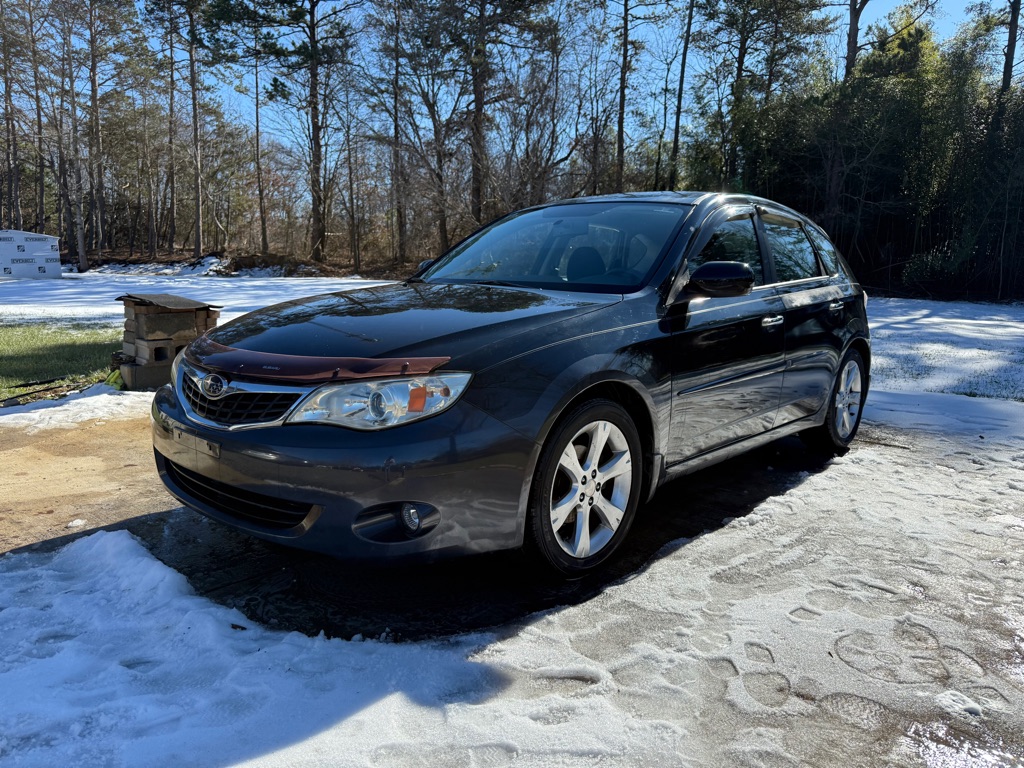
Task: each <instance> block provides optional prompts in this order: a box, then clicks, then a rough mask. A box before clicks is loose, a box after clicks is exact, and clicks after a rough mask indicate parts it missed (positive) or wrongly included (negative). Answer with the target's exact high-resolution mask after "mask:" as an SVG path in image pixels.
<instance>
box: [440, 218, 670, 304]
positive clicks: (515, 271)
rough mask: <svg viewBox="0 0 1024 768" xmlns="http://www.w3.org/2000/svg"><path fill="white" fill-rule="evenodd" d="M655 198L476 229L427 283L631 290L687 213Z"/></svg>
mask: <svg viewBox="0 0 1024 768" xmlns="http://www.w3.org/2000/svg"><path fill="white" fill-rule="evenodd" d="M689 210H690V209H689V206H685V205H662V204H654V203H623V202H613V203H576V204H572V205H553V206H550V207H548V208H542V209H540V210H534V211H523V212H521V213H517V214H513V215H512V216H509V217H506V218H505V219H502V220H501V221H499V222H496V223H495V224H492V225H491V226H489V227H486V228H484V229H482V230H481V231H479V232H477V233H476V234H475V235H473V236H471V237H470V238H468V239H467V240H466V241H465V242H463V243H462V244H460V245H458V246H456V247H455V248H454V249H453V250H451V251H450V252H449V253H448V254H447V255H446V256H444V257H442V258H441V259H440V261H438V263H437V264H435V265H434V266H433V267H431V268H430V269H428V270H427V272H425V273H424V274H423V278H424V279H425V280H427V281H428V282H435V281H436V282H460V283H468V282H476V281H498V282H507V283H515V284H517V285H527V286H536V287H538V288H566V289H577V290H593V291H607V292H627V291H631V290H637V289H638V288H640V286H642V285H643V284H644V283H645V282H646V281H647V279H648V278H649V277H650V274H651V273H652V272H653V271H654V269H655V267H656V266H657V264H658V262H659V261H660V257H661V255H662V254H663V253H664V252H665V250H666V249H667V248H668V246H669V245H670V244H671V241H672V239H673V237H674V235H675V233H676V231H677V229H678V227H679V224H680V223H681V222H682V220H683V218H684V217H685V216H686V214H687V213H688V212H689Z"/></svg>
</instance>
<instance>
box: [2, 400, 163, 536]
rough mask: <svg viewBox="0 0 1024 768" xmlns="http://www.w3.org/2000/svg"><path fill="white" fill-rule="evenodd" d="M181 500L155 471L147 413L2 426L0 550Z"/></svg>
mask: <svg viewBox="0 0 1024 768" xmlns="http://www.w3.org/2000/svg"><path fill="white" fill-rule="evenodd" d="M176 506H178V504H177V503H176V502H175V501H174V499H173V498H172V497H171V496H170V495H169V494H168V493H167V492H166V491H164V489H163V485H162V484H161V483H160V479H159V478H158V477H157V473H156V467H155V466H154V464H153V448H152V443H151V442H150V436H149V419H134V420H130V421H127V420H126V421H107V422H91V423H88V422H87V423H83V424H79V425H76V426H75V428H74V429H47V430H42V431H39V432H36V433H35V434H29V433H27V432H26V431H25V430H24V429H19V428H7V429H3V428H0V553H3V552H7V551H9V550H12V549H18V548H20V547H24V546H27V545H29V544H34V543H37V542H42V541H46V540H49V539H54V538H57V537H61V536H64V535H66V534H69V533H76V532H79V531H84V530H89V529H93V528H100V527H103V526H106V525H111V524H113V523H118V522H120V521H122V520H124V519H125V517H126V515H130V516H138V515H146V514H150V513H154V512H161V511H164V510H167V509H171V508H173V507H176ZM76 521H82V522H76Z"/></svg>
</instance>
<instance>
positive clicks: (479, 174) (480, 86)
mask: <svg viewBox="0 0 1024 768" xmlns="http://www.w3.org/2000/svg"><path fill="white" fill-rule="evenodd" d="M484 13H485V8H484V4H483V3H480V19H479V21H478V23H479V24H480V25H481V26H482V25H483V24H484V19H483V15H484ZM479 34H481V35H482V34H483V32H480V33H479ZM469 71H470V80H471V81H472V82H471V84H472V87H473V112H472V115H471V118H470V125H469V151H470V165H471V169H470V183H469V208H470V213H471V214H472V215H473V218H474V219H475V220H476V222H477V223H478V224H483V196H484V153H485V151H486V148H485V146H484V109H485V100H486V98H487V87H486V86H487V48H486V43H485V42H484V41H483V40H481V39H477V41H476V43H475V45H474V46H473V56H472V58H471V59H470V62H469Z"/></svg>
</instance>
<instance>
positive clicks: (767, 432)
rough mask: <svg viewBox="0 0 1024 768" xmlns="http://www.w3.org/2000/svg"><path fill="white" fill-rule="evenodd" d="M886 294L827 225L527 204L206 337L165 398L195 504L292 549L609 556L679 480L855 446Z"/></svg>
mask: <svg viewBox="0 0 1024 768" xmlns="http://www.w3.org/2000/svg"><path fill="white" fill-rule="evenodd" d="M866 302H867V298H866V295H865V294H864V293H863V291H862V290H861V288H860V286H859V285H858V284H857V282H856V280H855V279H854V277H853V275H852V274H851V272H850V269H849V267H848V266H847V265H846V263H845V262H844V260H843V259H842V257H841V256H840V255H839V253H838V252H837V251H836V249H835V248H834V247H833V245H832V244H831V243H830V242H829V239H828V237H826V235H825V234H824V232H822V230H821V229H819V228H818V227H817V226H815V225H814V224H813V223H812V222H810V221H809V220H807V219H806V218H804V217H803V216H801V215H799V214H797V213H795V212H794V211H792V210H790V209H788V208H785V207H783V206H781V205H777V204H775V203H772V202H769V201H768V200H763V199H759V198H754V197H749V196H743V195H722V194H703V193H652V194H628V195H616V196H609V197H592V198H582V199H578V200H569V201H563V202H557V203H552V204H550V205H543V206H538V207H535V208H530V209H527V210H523V211H518V212H515V213H512V214H509V215H508V216H505V217H504V218H502V219H500V220H498V221H497V222H495V223H493V224H491V225H489V226H487V227H484V228H483V229H481V230H480V231H478V232H477V233H476V234H474V235H472V236H471V237H469V238H467V239H466V240H465V241H463V242H462V243H460V244H459V245H457V246H456V247H455V248H453V249H452V250H450V251H449V252H448V253H446V254H445V255H443V256H441V257H440V258H438V259H437V260H435V261H434V262H433V263H431V264H429V265H428V266H425V267H424V268H423V269H421V270H420V272H419V274H417V276H415V277H413V278H411V279H409V280H406V281H405V282H403V283H395V284H390V285H382V286H377V287H373V288H365V289H360V290H353V291H347V292H341V293H334V294H328V295H323V296H314V297H311V298H307V299H301V300H297V301H290V302H287V303H284V304H279V305H276V306H273V307H269V308H267V309H263V310H260V311H257V312H253V313H250V314H248V315H245V316H243V317H240V318H238V319H237V320H234V321H232V322H230V323H227V324H226V325H224V326H222V327H220V328H217V329H215V330H213V331H210V332H209V333H208V334H206V335H205V336H203V337H201V338H200V339H198V340H197V341H195V342H194V343H192V344H191V345H190V346H189V347H187V348H186V349H185V350H184V351H183V352H182V354H181V355H179V357H178V359H177V360H176V361H175V363H174V367H173V381H172V383H171V384H170V385H169V386H166V387H164V388H163V389H161V390H159V392H157V395H156V397H155V399H154V403H153V417H154V421H153V441H154V448H155V454H156V462H157V467H158V469H159V472H160V477H161V478H162V479H163V481H164V483H165V484H166V485H167V488H168V489H169V490H170V491H171V493H173V494H174V495H175V496H176V497H177V498H179V499H180V500H181V501H182V502H184V503H185V504H187V505H188V506H190V507H192V508H193V509H196V510H198V511H199V512H202V513H203V514H205V515H208V516H210V517H212V518H215V519H217V520H219V521H221V522H224V523H227V524H230V525H233V526H236V527H237V528H240V529H242V530H244V531H247V532H248V533H250V534H253V535H255V536H259V537H261V538H264V539H269V540H272V541H276V542H279V543H282V544H290V545H293V546H296V547H302V548H307V549H310V550H317V551H320V552H326V553H329V554H332V555H335V556H338V557H342V558H364V559H365V558H370V559H388V558H397V557H411V556H429V557H433V556H439V555H443V554H456V553H470V552H481V551H486V550H499V549H508V548H514V547H520V546H523V545H524V544H525V545H527V546H529V547H532V548H533V549H534V550H535V551H536V552H537V553H538V554H539V555H540V557H541V559H542V561H543V562H546V563H547V564H549V565H550V566H551V567H552V568H554V569H556V570H557V571H560V572H562V573H564V574H567V575H575V574H580V573H583V572H586V571H587V570H589V569H592V568H594V567H596V566H598V565H600V564H601V563H603V562H604V561H605V560H607V559H608V558H609V557H610V556H612V554H613V553H614V552H615V550H616V549H617V548H618V547H619V545H620V544H621V543H622V541H623V539H624V538H625V537H626V535H627V533H628V531H629V528H630V524H631V522H632V520H633V517H634V515H635V514H636V510H637V506H638V505H639V504H640V503H641V502H642V501H644V500H646V499H648V498H649V497H650V496H651V495H652V494H653V493H654V491H655V490H656V489H657V488H658V486H659V485H661V484H662V483H664V482H666V481H668V480H670V479H672V478H675V477H678V476H680V475H682V474H684V473H686V472H690V471H692V470H695V469H698V468H700V467H704V466H707V465H709V464H711V463H713V462H716V461H720V460H722V459H725V458H728V457H730V456H733V455H735V454H737V453H739V452H741V451H745V450H748V449H750V448H752V447H754V446H758V445H762V444H764V443H766V442H768V441H771V440H775V439H777V438H779V437H782V436H784V435H790V434H793V433H800V434H801V435H802V436H803V437H804V438H805V439H806V440H807V441H808V443H810V444H811V445H813V446H814V447H815V448H817V449H819V450H824V451H829V452H839V453H841V452H843V451H845V450H846V449H847V447H848V446H849V444H850V442H851V441H852V440H853V438H854V435H855V434H856V432H857V427H858V424H859V422H860V415H861V409H862V407H863V405H864V398H865V396H866V394H867V389H868V370H869V364H870V359H871V356H870V343H869V336H868V323H867V317H866V312H865V307H866Z"/></svg>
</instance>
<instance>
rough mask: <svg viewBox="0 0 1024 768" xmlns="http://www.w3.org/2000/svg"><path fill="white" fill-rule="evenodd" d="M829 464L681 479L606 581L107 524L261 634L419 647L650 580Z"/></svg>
mask: <svg viewBox="0 0 1024 768" xmlns="http://www.w3.org/2000/svg"><path fill="white" fill-rule="evenodd" d="M826 466H827V462H826V461H824V460H823V459H822V458H820V457H818V456H816V455H814V454H812V453H811V452H809V451H808V450H807V449H806V448H805V447H804V445H803V444H802V443H801V442H800V440H798V439H796V438H786V439H783V440H779V441H776V442H775V443H772V444H770V445H767V446H764V447H762V448H760V449H757V450H754V451H751V452H749V453H747V454H745V455H742V456H739V457H737V458H734V459H731V460H729V461H726V462H723V463H721V464H718V465H716V466H714V467H710V468H708V469H705V470H702V471H700V472H697V473H694V474H692V475H688V476H686V477H683V478H681V479H679V480H675V481H673V482H671V483H669V484H667V485H665V486H663V487H662V488H661V489H660V490H659V491H658V493H657V494H656V495H655V497H654V498H653V499H652V500H651V501H650V502H649V503H647V504H645V505H643V506H642V507H641V509H640V512H639V514H638V515H637V518H636V519H635V521H634V523H633V528H632V530H631V531H630V535H629V538H628V539H627V540H626V542H625V543H624V545H623V547H622V550H621V551H620V552H619V553H618V554H617V555H616V557H615V559H614V560H613V561H612V562H611V563H610V564H609V565H608V566H607V567H606V568H604V569H603V570H602V571H601V572H600V573H597V574H593V575H589V576H587V577H585V578H582V579H578V580H575V581H559V580H556V579H553V578H551V577H549V576H547V575H545V574H544V573H543V572H542V569H540V568H538V567H537V566H536V565H535V564H533V563H531V561H530V560H529V559H528V558H527V556H526V555H524V554H523V553H522V552H502V553H494V554H488V555H478V556H473V557H465V558H458V559H451V560H444V561H440V562H436V563H431V564H422V563H420V564H409V565H390V564H389V565H387V566H383V565H374V564H366V563H358V564H355V563H351V562H343V561H339V560H336V559H334V558H331V557H328V556H324V555H318V554H313V553H308V552H303V551H299V550H293V549H289V548H286V547H282V546H277V545H274V544H270V543H267V542H264V541H261V540H259V539H254V538H252V537H250V536H247V535H245V534H243V533H241V532H239V531H236V530H235V529H233V528H230V527H228V526H225V525H221V524H220V523H217V522H215V521H212V520H209V519H208V518H206V517H203V516H202V515H199V514H198V513H195V512H192V511H191V510H188V509H185V508H177V509H173V510H170V511H168V512H164V513H158V514H153V515H148V516H145V517H138V518H133V519H130V520H126V521H125V522H123V523H120V524H118V525H116V526H111V528H125V529H127V530H129V531H130V532H131V533H133V534H134V535H136V536H137V537H138V538H139V539H141V541H142V542H143V544H144V545H145V546H146V547H147V548H148V549H149V550H150V551H151V552H152V553H153V555H154V556H156V557H157V558H159V559H160V560H161V561H163V562H164V563H165V564H167V565H168V566H170V567H171V568H174V569H175V570H176V571H179V572H180V573H182V574H183V575H184V576H185V577H186V578H187V579H188V580H189V582H190V583H191V585H192V587H193V588H194V589H195V591H196V592H197V593H198V594H200V595H203V596H205V597H208V598H209V599H211V600H214V601H215V602H218V603H220V604H223V605H226V606H228V607H232V608H237V609H239V610H240V611H242V613H244V614H245V615H246V616H248V617H249V618H250V619H252V620H254V621H258V622H260V623H261V624H263V625H264V626H267V627H270V628H275V629H282V630H288V631H298V632H302V633H304V634H307V635H317V634H319V633H320V632H323V633H324V634H325V635H326V636H328V637H341V638H352V637H355V636H362V637H364V638H381V637H383V638H386V639H390V640H395V641H401V640H420V639H426V638H436V637H442V636H446V635H453V634H460V633H465V632H470V631H473V630H479V629H491V630H494V629H498V628H502V627H504V628H505V631H508V632H512V631H514V630H515V628H516V627H517V626H518V625H519V624H520V623H521V622H523V621H524V620H526V619H527V617H529V616H530V615H531V614H534V613H536V612H538V611H544V610H548V609H551V608H555V607H558V606H566V605H575V604H577V603H582V602H585V601H586V600H588V599H590V598H592V597H593V596H594V595H596V594H598V593H600V592H601V591H602V590H604V589H605V588H606V587H608V586H610V585H612V584H615V583H617V582H620V581H622V580H624V579H628V578H632V577H634V576H635V575H636V574H638V573H640V572H642V570H643V569H644V568H645V567H646V566H647V565H648V564H649V563H651V562H652V560H654V559H656V558H657V557H659V552H660V551H661V550H662V549H664V548H665V546H666V545H667V544H669V543H671V542H675V541H678V540H680V539H691V538H694V537H696V536H700V535H702V534H706V533H712V532H714V531H716V530H718V529H719V528H721V527H722V526H723V525H725V524H727V523H728V522H729V521H730V520H732V519H734V518H738V517H743V516H744V515H747V514H748V513H750V512H751V511H752V510H753V509H754V508H756V507H757V506H758V505H759V504H761V503H762V502H764V501H765V500H766V499H769V498H771V497H773V496H776V495H779V494H781V493H784V492H785V491H786V490H787V489H789V488H792V487H793V486H795V485H797V484H799V483H800V482H801V480H802V479H803V478H805V477H806V476H807V474H809V473H816V472H819V471H822V470H823V469H824V468H825V467H826ZM74 538H77V536H67V537H61V538H60V539H53V540H50V541H48V542H45V543H44V544H42V545H36V546H35V547H33V548H35V549H38V548H39V547H41V546H42V547H45V548H47V549H50V548H54V547H56V546H60V545H62V544H64V543H67V541H70V540H72V539H74ZM65 540H66V541H65ZM498 631H499V632H501V630H500V629H499V630H498Z"/></svg>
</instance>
